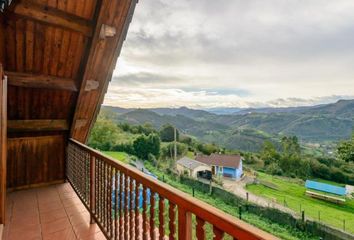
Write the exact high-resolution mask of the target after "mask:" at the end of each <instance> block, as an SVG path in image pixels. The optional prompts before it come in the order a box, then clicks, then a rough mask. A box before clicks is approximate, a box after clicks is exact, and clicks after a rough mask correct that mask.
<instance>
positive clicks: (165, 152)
mask: <svg viewBox="0 0 354 240" xmlns="http://www.w3.org/2000/svg"><path fill="white" fill-rule="evenodd" d="M187 151H188V146H187V145H186V144H184V143H177V156H184V155H186V154H187ZM161 157H162V158H171V159H173V157H174V143H169V144H167V145H165V146H164V147H162V149H161Z"/></svg>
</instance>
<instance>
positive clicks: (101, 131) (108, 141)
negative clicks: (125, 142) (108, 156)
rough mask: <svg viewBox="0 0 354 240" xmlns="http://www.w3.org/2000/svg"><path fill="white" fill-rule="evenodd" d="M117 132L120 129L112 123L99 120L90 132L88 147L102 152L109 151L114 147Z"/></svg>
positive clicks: (102, 119)
mask: <svg viewBox="0 0 354 240" xmlns="http://www.w3.org/2000/svg"><path fill="white" fill-rule="evenodd" d="M119 132H120V129H119V128H118V126H117V125H116V124H114V123H113V122H112V121H110V120H106V119H104V118H100V119H98V120H97V122H96V123H95V125H94V127H93V128H92V130H91V134H90V137H89V140H88V145H89V146H90V147H93V148H96V149H99V150H102V151H109V150H111V148H112V147H113V146H114V145H115V142H116V139H117V138H118V133H119Z"/></svg>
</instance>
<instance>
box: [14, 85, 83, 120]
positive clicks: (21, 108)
mask: <svg viewBox="0 0 354 240" xmlns="http://www.w3.org/2000/svg"><path fill="white" fill-rule="evenodd" d="M76 95H77V94H76V93H74V92H71V91H62V90H52V89H35V88H21V87H14V86H9V93H8V96H9V99H10V101H9V102H8V118H9V119H10V120H16V119H18V120H24V119H67V120H68V119H70V118H71V116H72V112H73V110H74V103H75V100H76Z"/></svg>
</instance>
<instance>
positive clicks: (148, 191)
mask: <svg viewBox="0 0 354 240" xmlns="http://www.w3.org/2000/svg"><path fill="white" fill-rule="evenodd" d="M145 174H147V175H149V176H150V177H152V178H154V179H157V177H156V176H155V175H154V174H152V173H150V172H145ZM117 178H118V189H117V191H118V208H119V207H120V204H121V200H120V195H121V194H122V198H123V199H122V200H123V206H124V204H125V201H126V199H125V181H123V192H122V193H120V189H119V187H120V178H119V175H117ZM114 183H115V176H113V178H112V210H114V209H115V202H116V189H115V187H114V186H115V184H114ZM133 184H134V185H135V181H134V182H133ZM132 195H133V198H135V195H136V193H135V191H134V192H133V193H132ZM150 195H151V191H150V189H149V188H148V189H146V198H147V199H146V202H147V205H148V206H149V205H150ZM130 196H131V194H129V195H128V201H130ZM155 199H156V201H158V195H157V194H155ZM128 206H129V205H128ZM142 207H143V189H142V188H140V189H139V208H142ZM132 208H133V209H134V208H135V201H133V206H132Z"/></svg>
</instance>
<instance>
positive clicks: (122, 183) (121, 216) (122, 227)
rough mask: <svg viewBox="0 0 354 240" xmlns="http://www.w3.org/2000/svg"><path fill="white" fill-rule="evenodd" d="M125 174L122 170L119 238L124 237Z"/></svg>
mask: <svg viewBox="0 0 354 240" xmlns="http://www.w3.org/2000/svg"><path fill="white" fill-rule="evenodd" d="M123 181H124V175H123V173H122V172H120V183H119V185H120V188H119V191H120V216H119V228H120V235H119V239H124V222H123V220H124V219H123V212H124V182H123Z"/></svg>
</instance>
